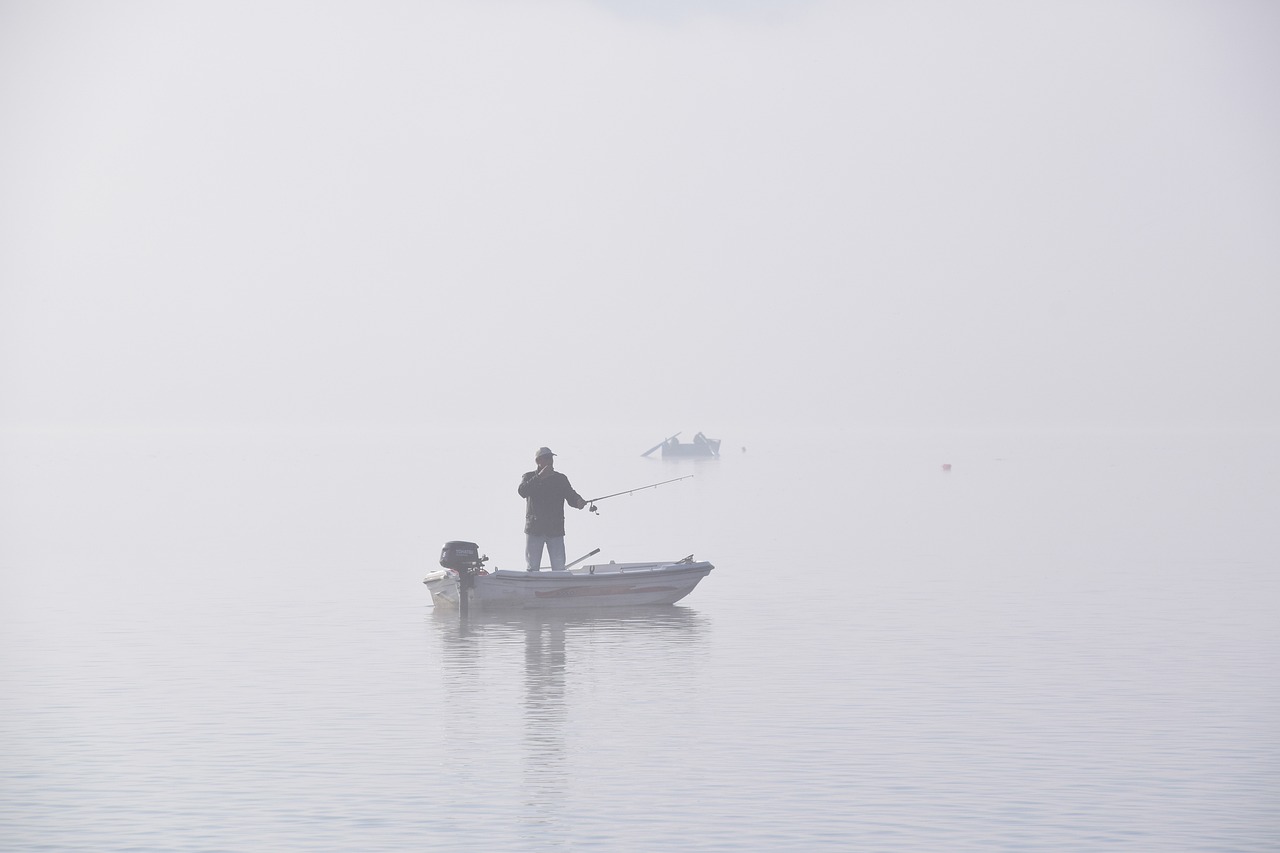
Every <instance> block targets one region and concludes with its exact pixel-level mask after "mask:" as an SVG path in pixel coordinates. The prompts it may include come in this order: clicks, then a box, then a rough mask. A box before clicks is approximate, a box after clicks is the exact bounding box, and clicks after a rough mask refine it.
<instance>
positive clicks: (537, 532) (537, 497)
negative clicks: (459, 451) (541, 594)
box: [517, 447, 587, 572]
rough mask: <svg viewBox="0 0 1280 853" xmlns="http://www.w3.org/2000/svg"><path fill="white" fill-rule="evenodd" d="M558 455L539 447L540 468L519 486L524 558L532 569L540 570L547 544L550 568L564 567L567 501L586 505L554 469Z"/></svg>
mask: <svg viewBox="0 0 1280 853" xmlns="http://www.w3.org/2000/svg"><path fill="white" fill-rule="evenodd" d="M555 456H556V454H554V453H552V452H551V449H550V448H547V447H539V448H538V452H537V455H536V456H534V460H533V461H534V462H535V463H537V465H538V470H536V471H530V472H528V473H527V474H525V475H524V476H523V477H521V478H520V488H519V489H518V490H517V491H519V493H520V497H522V498H524V500H525V511H524V535H525V544H524V558H525V565H526V566H527V567H528V570H529V571H531V572H536V571H538V570H539V568H540V564H541V563H542V549H543V548H544V547H545V548H546V550H547V556H548V557H549V558H550V559H551V570H552V571H553V572H563V571H564V505H565V504H568V505H569V506H571V507H573V508H574V509H582V508H583V507H584V506H586V505H587V502H586V501H585V500H583V499H582V495H580V494H578V493H577V492H575V491H574V490H573V486H571V485H569V478H568V477H566V476H565V475H564V474H561V473H560V472H559V471H557V470H555V468H554V466H553V463H554V461H555Z"/></svg>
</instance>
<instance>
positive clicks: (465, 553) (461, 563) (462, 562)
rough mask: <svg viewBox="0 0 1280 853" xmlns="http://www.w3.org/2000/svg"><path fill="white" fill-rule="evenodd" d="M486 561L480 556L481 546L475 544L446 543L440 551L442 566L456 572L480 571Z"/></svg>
mask: <svg viewBox="0 0 1280 853" xmlns="http://www.w3.org/2000/svg"><path fill="white" fill-rule="evenodd" d="M486 559H488V558H487V557H481V556H480V546H479V545H477V544H476V543H474V542H446V543H444V547H443V548H441V549H440V565H442V566H444V567H445V568H446V569H453V570H454V571H455V572H461V571H463V570H464V569H478V568H480V566H481V564H482V563H484V561H485V560H486Z"/></svg>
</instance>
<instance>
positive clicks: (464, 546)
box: [440, 541, 489, 616]
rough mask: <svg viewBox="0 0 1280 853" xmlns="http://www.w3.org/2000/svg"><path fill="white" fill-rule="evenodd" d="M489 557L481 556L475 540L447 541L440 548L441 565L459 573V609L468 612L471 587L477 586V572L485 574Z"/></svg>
mask: <svg viewBox="0 0 1280 853" xmlns="http://www.w3.org/2000/svg"><path fill="white" fill-rule="evenodd" d="M488 559H489V558H488V557H481V556H480V546H479V545H477V544H476V543H474V542H460V541H456V542H446V543H444V547H443V548H441V549H440V565H442V566H444V567H445V568H446V569H453V570H454V571H455V572H457V573H458V610H459V611H460V612H461V613H462V615H464V616H465V615H466V613H467V604H468V603H469V601H470V599H471V588H472V587H473V586H475V582H476V581H475V576H476V574H477V573H479V574H485V571H484V569H483V568H482V567H483V566H484V563H485V561H486V560H488Z"/></svg>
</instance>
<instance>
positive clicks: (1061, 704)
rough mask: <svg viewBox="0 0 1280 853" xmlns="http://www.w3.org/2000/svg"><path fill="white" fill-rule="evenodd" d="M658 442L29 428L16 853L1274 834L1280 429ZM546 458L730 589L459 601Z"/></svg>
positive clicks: (1260, 843)
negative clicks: (594, 602)
mask: <svg viewBox="0 0 1280 853" xmlns="http://www.w3.org/2000/svg"><path fill="white" fill-rule="evenodd" d="M694 426H695V427H696V426H697V425H694ZM676 428H678V426H677V427H676ZM661 437H662V436H661V432H659V434H657V435H654V436H649V435H648V434H647V433H645V434H641V435H639V436H638V437H637V436H601V435H599V434H597V435H587V436H579V435H572V434H565V435H563V436H548V435H533V436H526V435H522V434H514V433H513V434H503V433H501V432H499V431H495V432H492V433H489V434H486V435H484V436H481V437H475V436H462V435H450V434H445V433H439V434H417V435H409V434H393V435H380V436H360V435H317V434H308V435H302V436H299V435H289V434H287V433H278V434H271V435H228V434H218V433H207V434H187V435H161V434H135V435H118V434H117V435H106V436H103V435H84V434H81V435H71V434H59V435H52V436H50V435H42V436H35V435H14V434H11V435H8V436H5V437H3V439H0V465H2V467H0V535H2V536H3V541H2V542H0V582H2V586H0V595H2V603H0V617H2V619H3V624H2V625H0V640H2V642H3V645H2V649H3V657H2V658H0V691H2V692H0V751H2V758H3V761H2V762H0V847H3V848H4V849H7V850H58V851H68V850H94V851H106V850H279V849H296V850H342V851H349V850H367V851H377V850H397V851H399V850H404V851H412V850H475V851H541V850H557V849H565V850H609V851H614V850H638V851H649V850H659V849H677V850H796V851H800V850H806V851H811V850H876V851H879V850H887V851H892V850H924V851H940V850H1055V851H1057V850H1141V851H1154V850H1171V851H1172V850H1176V851H1187V850H1205V851H1230V850H1238V851H1264V850H1267V851H1271V850H1276V849H1280V620H1278V619H1277V617H1276V614H1277V612H1280V583H1278V581H1277V577H1278V570H1280V524H1277V521H1276V520H1277V519H1280V497H1278V494H1280V445H1278V443H1277V439H1276V437H1275V436H1260V435H1208V434H1200V435H1139V434H1112V435H1079V434H1068V433H1059V434H1035V435H1029V434H1028V435H1017V434H988V435H981V434H960V435H944V434H934V435H929V434H916V435H893V436H889V435H880V436H876V435H867V436H848V435H838V434H828V435H821V434H818V435H806V436H804V437H803V438H801V437H799V436H767V435H765V436H760V435H753V436H750V437H749V439H748V438H745V437H736V436H732V435H726V436H725V448H726V453H725V458H723V459H721V460H719V461H717V462H710V463H696V462H686V463H671V462H665V463H664V462H662V461H661V460H658V459H641V458H640V457H639V455H638V454H639V453H640V451H642V450H643V449H645V448H646V447H647V446H648V445H649V444H652V443H654V442H655V441H657V439H659V438H661ZM798 439H800V440H798ZM542 443H549V444H550V445H551V446H552V447H553V448H554V449H556V450H557V451H558V452H559V453H560V454H561V458H560V463H559V464H560V468H561V470H563V471H565V473H567V474H568V475H569V477H570V478H571V480H572V481H573V482H574V484H575V486H577V487H578V489H579V491H580V492H582V493H583V494H584V495H585V496H587V497H592V496H595V495H599V494H607V493H609V492H614V491H618V490H620V489H624V488H631V487H634V486H637V485H642V484H646V483H650V482H655V481H657V480H661V479H666V478H669V477H673V476H680V475H683V474H686V473H692V474H694V475H695V476H694V478H693V479H691V480H685V481H682V482H680V483H677V484H671V485H668V486H663V487H661V488H658V489H651V490H647V491H643V492H639V493H636V494H634V495H631V496H624V497H619V498H615V499H611V500H608V501H604V502H601V503H600V505H599V507H600V515H599V517H592V516H589V515H588V514H587V513H580V514H576V513H575V514H571V516H570V518H569V547H568V550H569V552H570V557H571V558H573V557H576V556H579V555H580V554H584V553H586V552H587V551H588V550H590V549H591V548H594V547H600V548H601V549H602V551H601V554H600V555H599V557H600V559H618V560H627V559H648V558H665V557H681V556H684V555H685V554H688V553H694V554H696V556H698V557H699V558H705V559H709V560H711V561H713V562H714V563H716V565H717V569H716V571H715V572H713V573H712V575H711V576H710V577H709V578H708V579H707V580H705V581H703V583H702V584H701V586H699V588H698V589H697V590H695V592H694V593H693V595H691V596H690V597H689V598H687V599H686V600H685V601H684V602H682V603H681V604H679V605H676V606H674V607H668V608H656V609H645V610H638V611H624V612H617V613H610V612H607V611H601V612H595V613H581V614H571V615H559V616H557V615H540V616H532V617H528V618H524V617H520V616H505V617H504V616H493V617H479V618H473V619H472V620H470V621H469V622H468V623H466V624H463V623H461V622H460V621H459V619H458V617H457V615H456V614H455V613H445V612H436V611H435V610H434V609H433V608H432V607H431V606H430V600H429V596H428V595H427V593H426V590H425V588H424V587H423V586H422V585H421V583H420V581H421V577H422V575H423V574H424V573H425V572H426V571H428V570H430V569H432V568H434V565H435V559H436V557H437V556H438V553H439V548H440V545H441V543H443V542H444V541H446V540H448V539H472V540H474V541H476V542H478V543H480V544H481V547H482V548H483V549H484V550H485V551H486V552H487V553H488V554H489V555H490V556H491V558H492V561H491V564H496V565H498V566H499V567H504V568H508V567H509V568H515V567H518V565H519V560H520V553H521V546H522V542H521V536H520V524H521V518H522V512H523V507H522V502H521V501H520V499H519V498H518V497H517V496H516V494H515V487H516V483H517V482H518V479H519V474H520V473H521V472H522V471H524V470H527V469H528V467H529V465H528V463H529V460H528V459H527V457H528V456H529V454H530V452H531V451H532V450H533V448H534V447H536V446H537V445H538V444H542ZM742 444H747V445H749V447H748V449H747V452H742V451H741V449H740V446H741V445H742ZM943 463H950V464H951V465H952V470H951V471H950V472H943V470H942V468H941V466H942V464H943Z"/></svg>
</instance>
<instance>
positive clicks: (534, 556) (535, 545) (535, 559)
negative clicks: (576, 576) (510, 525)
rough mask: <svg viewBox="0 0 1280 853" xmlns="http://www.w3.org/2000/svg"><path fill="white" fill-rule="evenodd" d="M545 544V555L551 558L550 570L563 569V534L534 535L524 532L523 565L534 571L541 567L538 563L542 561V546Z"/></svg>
mask: <svg viewBox="0 0 1280 853" xmlns="http://www.w3.org/2000/svg"><path fill="white" fill-rule="evenodd" d="M544 545H545V546H547V556H548V557H550V558H551V571H553V572H563V571H564V537H563V536H535V535H534V534H532V533H526V534H525V536H524V563H525V567H526V568H527V569H528V570H529V571H531V572H536V571H538V569H540V568H541V566H540V565H539V563H541V562H542V546H544Z"/></svg>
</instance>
